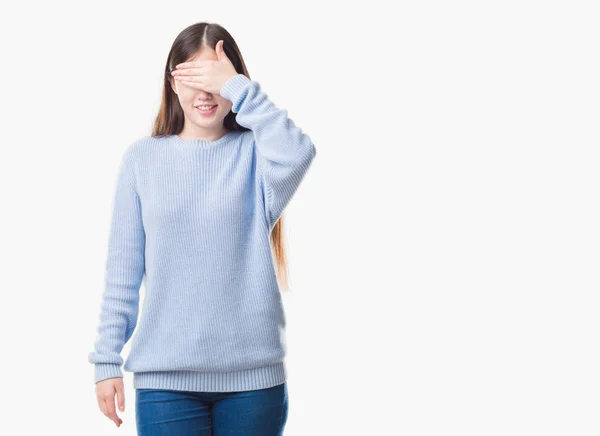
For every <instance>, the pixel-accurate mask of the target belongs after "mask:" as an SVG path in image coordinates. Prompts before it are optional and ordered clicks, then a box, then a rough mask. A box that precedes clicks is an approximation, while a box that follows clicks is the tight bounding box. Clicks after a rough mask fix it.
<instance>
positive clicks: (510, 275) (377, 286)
mask: <svg viewBox="0 0 600 436" xmlns="http://www.w3.org/2000/svg"><path fill="white" fill-rule="evenodd" d="M1 8H2V10H1V11H0V12H1V13H0V16H1V18H0V21H1V23H2V26H0V32H1V38H0V44H1V46H2V69H1V73H0V74H2V83H3V87H2V118H1V119H2V129H1V130H2V147H1V148H0V150H1V151H0V198H1V203H0V204H1V213H0V220H1V222H0V256H1V259H0V260H1V263H0V272H1V279H2V282H1V283H2V286H1V287H2V289H1V291H2V298H3V300H2V304H1V305H0V323H1V325H0V331H1V332H2V356H3V357H2V359H1V365H2V366H1V368H0V369H1V373H2V382H1V384H2V394H3V403H4V406H3V407H2V411H1V412H0V413H1V414H2V424H1V426H2V430H1V432H2V433H3V434H10V435H32V434H47V433H56V434H61V435H77V436H79V435H87V436H93V435H109V434H120V435H122V436H125V435H135V410H134V391H133V387H132V374H130V373H126V374H125V388H126V394H125V402H126V409H125V412H124V413H120V412H119V415H120V416H121V417H122V418H123V420H124V424H123V425H122V426H121V428H118V429H117V427H116V426H115V425H114V423H113V422H112V421H110V420H109V419H107V418H106V417H105V416H104V415H103V414H102V413H101V412H100V410H99V409H98V406H97V403H96V398H95V390H94V383H93V367H92V365H91V364H89V363H88V362H87V355H88V352H89V351H91V349H92V346H93V341H94V339H95V336H96V325H97V322H98V315H99V310H100V297H101V293H102V291H103V275H104V262H105V256H106V246H107V241H108V230H109V221H110V213H111V202H112V196H113V189H114V183H115V177H116V174H117V169H118V164H119V160H120V157H121V156H122V153H123V151H124V150H125V148H126V147H127V145H129V144H130V143H131V142H132V141H134V140H135V139H137V138H139V137H141V136H145V135H149V134H150V129H151V127H152V123H153V121H154V118H155V116H156V114H157V110H158V107H159V101H160V93H161V85H162V82H161V81H162V71H163V70H164V66H165V62H166V57H167V54H168V51H169V48H170V46H171V43H172V42H173V40H174V39H175V37H176V36H177V34H178V33H179V32H180V31H181V30H183V29H184V28H185V27H187V26H188V25H190V24H193V23H195V22H200V21H211V22H216V23H219V24H221V25H223V26H224V27H225V28H227V29H228V30H229V31H230V33H231V34H232V35H233V37H234V38H235V39H236V40H237V43H238V45H239V47H240V49H241V51H242V54H243V56H244V59H245V61H246V64H247V66H248V69H249V71H250V75H251V77H252V79H253V80H257V81H258V82H260V84H261V87H262V90H264V91H265V92H266V93H267V94H268V96H269V97H270V98H271V100H272V101H273V102H274V103H275V104H277V105H278V106H279V107H281V108H286V109H288V110H289V116H290V118H291V119H292V120H293V121H294V122H295V123H296V124H297V125H298V126H300V127H302V129H303V131H304V132H306V133H307V134H309V135H310V136H311V138H312V139H313V141H314V143H315V146H316V148H317V153H318V154H317V157H316V159H315V161H314V163H313V166H312V168H311V169H310V171H309V173H308V174H307V176H306V178H305V180H304V181H303V183H302V185H301V186H300V188H299V190H298V191H297V193H296V195H295V197H294V198H293V199H292V201H291V203H290V204H289V206H288V208H287V209H286V212H285V216H286V217H287V222H286V223H287V225H286V244H287V245H286V247H287V249H288V255H289V266H290V292H289V293H288V294H286V296H285V300H284V301H285V307H286V314H287V327H288V329H287V339H288V347H289V353H288V357H287V365H288V369H289V374H290V376H289V381H288V386H289V395H290V397H289V400H290V403H289V416H288V423H287V426H286V432H285V434H286V436H306V435H311V436H312V435H314V436H321V435H324V436H331V435H336V436H337V435H344V436H345V435H361V436H362V435H409V436H425V435H432V436H433V435H435V436H440V435H460V436H467V435H473V436H481V435H486V436H496V435H498V436H506V435H511V436H517V435H527V436H531V435H544V436H550V435H578V436H586V435H597V434H599V431H600V419H599V418H600V417H599V412H598V411H599V408H600V396H599V395H598V392H599V388H600V371H598V368H599V364H600V361H599V357H600V353H599V350H598V342H599V336H598V333H599V327H600V325H599V324H600V322H599V319H600V318H599V315H598V313H599V312H598V310H599V305H598V303H599V301H600V298H599V294H598V292H599V286H598V285H599V269H598V263H599V261H600V244H599V243H600V232H599V225H600V207H599V203H598V200H599V194H600V192H599V186H600V180H599V179H600V174H599V171H598V169H599V164H600V162H599V159H598V158H599V156H600V153H599V149H598V147H599V145H600V142H599V139H600V138H599V136H600V135H599V124H598V121H599V116H600V103H599V102H600V92H599V91H600V86H599V83H600V82H599V80H598V78H599V77H600V68H599V67H600V65H599V57H598V53H599V41H600V30H599V26H598V21H599V18H600V17H599V14H598V9H597V4H596V3H595V2H592V1H588V2H584V1H577V0H571V1H530V0H519V1H513V0H508V1H506V0H505V1H502V2H500V1H496V2H491V1H485V2H484V1H474V0H473V1H462V0H461V1H454V2H446V1H427V0H425V1H419V2H383V1H370V2H359V3H352V2H322V1H321V2H295V3H286V2H261V1H255V2H235V1H228V2H190V1H185V2H184V1H174V2H169V3H166V2H154V3H153V2H133V1H132V2H119V3H117V2H103V3H89V2H65V1H59V2H41V1H34V2H26V3H22V4H16V3H14V2H13V3H10V4H6V5H3V6H2V7H1ZM128 352H129V348H128V345H126V346H125V348H124V350H123V356H124V357H126V356H127V354H128Z"/></svg>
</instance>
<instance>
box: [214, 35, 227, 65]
mask: <svg viewBox="0 0 600 436" xmlns="http://www.w3.org/2000/svg"><path fill="white" fill-rule="evenodd" d="M224 43H225V42H224V41H223V40H222V39H221V40H219V42H217V45H216V48H215V51H216V52H217V60H218V61H223V60H225V59H227V55H226V54H225V50H223V44H224Z"/></svg>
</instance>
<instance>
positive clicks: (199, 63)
mask: <svg viewBox="0 0 600 436" xmlns="http://www.w3.org/2000/svg"><path fill="white" fill-rule="evenodd" d="M210 62H214V61H211V60H208V59H205V60H201V61H192V62H182V63H181V64H177V65H175V69H176V70H179V69H188V68H204V67H206V66H207V65H208V64H209V63H210Z"/></svg>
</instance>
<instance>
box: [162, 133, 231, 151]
mask: <svg viewBox="0 0 600 436" xmlns="http://www.w3.org/2000/svg"><path fill="white" fill-rule="evenodd" d="M240 133H241V131H240V130H232V131H231V132H227V133H225V134H224V135H223V136H221V137H220V138H219V139H217V140H214V141H209V140H206V139H183V138H181V137H180V136H179V135H177V134H174V135H169V140H170V141H171V142H172V143H173V144H174V145H176V146H177V147H192V148H214V147H220V146H223V145H226V144H228V143H230V142H231V140H232V139H234V138H235V137H236V136H237V135H238V134H240Z"/></svg>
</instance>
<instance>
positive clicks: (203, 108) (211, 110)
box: [194, 104, 218, 115]
mask: <svg viewBox="0 0 600 436" xmlns="http://www.w3.org/2000/svg"><path fill="white" fill-rule="evenodd" d="M217 106H218V105H216V104H215V105H212V106H194V108H195V109H196V110H197V111H198V112H200V113H201V114H202V115H210V114H212V113H214V112H215V111H216V110H217Z"/></svg>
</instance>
